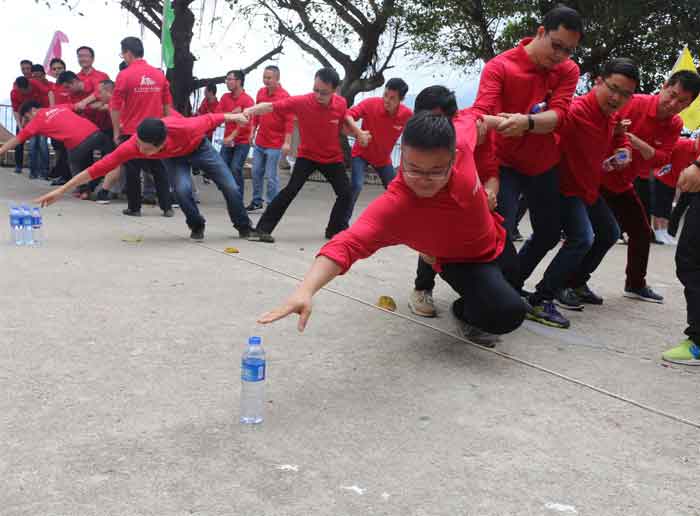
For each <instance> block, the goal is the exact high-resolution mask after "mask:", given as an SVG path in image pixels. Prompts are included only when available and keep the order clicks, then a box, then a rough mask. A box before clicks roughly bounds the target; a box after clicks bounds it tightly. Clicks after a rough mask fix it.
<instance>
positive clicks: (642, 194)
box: [634, 177, 654, 224]
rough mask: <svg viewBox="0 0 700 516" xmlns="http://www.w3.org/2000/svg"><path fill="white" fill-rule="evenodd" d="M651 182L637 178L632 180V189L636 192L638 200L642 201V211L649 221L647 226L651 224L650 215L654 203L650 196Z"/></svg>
mask: <svg viewBox="0 0 700 516" xmlns="http://www.w3.org/2000/svg"><path fill="white" fill-rule="evenodd" d="M651 188H652V182H651V180H650V179H642V178H639V177H638V178H637V179H635V180H634V189H635V190H636V191H637V195H638V196H639V200H640V201H642V206H644V211H645V212H646V214H647V218H648V219H649V224H651V214H652V213H653V211H652V210H653V209H654V203H653V198H652V195H651Z"/></svg>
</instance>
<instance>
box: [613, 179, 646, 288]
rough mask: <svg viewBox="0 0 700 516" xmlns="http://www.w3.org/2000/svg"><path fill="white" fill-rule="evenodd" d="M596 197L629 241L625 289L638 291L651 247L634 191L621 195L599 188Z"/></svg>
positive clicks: (644, 213)
mask: <svg viewBox="0 0 700 516" xmlns="http://www.w3.org/2000/svg"><path fill="white" fill-rule="evenodd" d="M600 194H601V195H602V196H603V198H604V199H605V202H606V203H607V205H608V206H609V207H610V209H611V210H612V212H613V214H614V215H615V218H616V219H617V222H618V224H619V225H620V229H621V230H622V231H623V232H624V233H627V236H628V237H629V240H628V242H627V243H628V245H627V269H626V275H627V279H626V280H625V288H628V289H638V288H642V287H644V286H645V285H646V276H647V265H648V264H649V247H650V245H651V228H650V227H649V218H648V217H647V213H646V212H645V211H644V206H642V202H641V201H640V200H639V197H638V196H637V192H636V191H635V189H634V188H630V189H629V190H627V191H626V192H622V193H615V192H611V191H609V190H606V189H605V188H601V190H600Z"/></svg>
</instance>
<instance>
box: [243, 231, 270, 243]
mask: <svg viewBox="0 0 700 516" xmlns="http://www.w3.org/2000/svg"><path fill="white" fill-rule="evenodd" d="M248 240H250V241H251V242H265V243H266V244H274V243H275V239H274V238H273V237H272V235H271V234H270V233H265V232H264V231H260V230H257V229H256V230H254V231H251V232H250V235H248Z"/></svg>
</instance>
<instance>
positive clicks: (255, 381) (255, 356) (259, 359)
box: [241, 337, 265, 424]
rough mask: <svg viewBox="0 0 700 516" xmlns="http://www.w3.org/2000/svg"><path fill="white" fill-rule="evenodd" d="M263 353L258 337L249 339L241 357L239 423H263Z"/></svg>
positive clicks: (260, 340)
mask: <svg viewBox="0 0 700 516" xmlns="http://www.w3.org/2000/svg"><path fill="white" fill-rule="evenodd" d="M264 406H265V351H264V350H263V347H262V339H261V338H260V337H250V338H249V339H248V348H247V349H246V350H245V352H244V353H243V356H242V357H241V423H243V424H257V423H262V422H263V408H264Z"/></svg>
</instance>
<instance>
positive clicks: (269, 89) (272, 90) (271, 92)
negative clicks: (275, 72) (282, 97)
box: [267, 85, 279, 95]
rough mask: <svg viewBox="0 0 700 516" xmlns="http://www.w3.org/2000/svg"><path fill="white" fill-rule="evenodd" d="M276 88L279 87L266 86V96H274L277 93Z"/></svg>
mask: <svg viewBox="0 0 700 516" xmlns="http://www.w3.org/2000/svg"><path fill="white" fill-rule="evenodd" d="M277 88H279V85H277V86H267V94H268V95H274V94H275V92H276V91H277Z"/></svg>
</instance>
